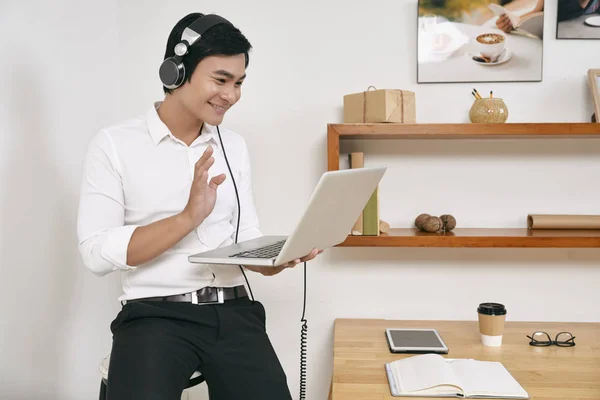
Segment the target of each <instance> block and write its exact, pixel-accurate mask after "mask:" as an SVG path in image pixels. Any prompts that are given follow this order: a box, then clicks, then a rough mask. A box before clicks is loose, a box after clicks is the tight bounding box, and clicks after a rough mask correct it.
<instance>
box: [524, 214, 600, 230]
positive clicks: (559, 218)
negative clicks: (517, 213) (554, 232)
mask: <svg viewBox="0 0 600 400" xmlns="http://www.w3.org/2000/svg"><path fill="white" fill-rule="evenodd" d="M527 227H528V228H529V229H600V215H566V214H529V215H527Z"/></svg>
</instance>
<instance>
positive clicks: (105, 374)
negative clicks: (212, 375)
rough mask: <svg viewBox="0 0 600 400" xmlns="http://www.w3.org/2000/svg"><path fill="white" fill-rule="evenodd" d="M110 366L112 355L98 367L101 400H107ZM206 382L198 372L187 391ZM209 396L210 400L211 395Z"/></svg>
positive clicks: (190, 381) (191, 379)
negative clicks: (100, 378) (100, 379)
mask: <svg viewBox="0 0 600 400" xmlns="http://www.w3.org/2000/svg"><path fill="white" fill-rule="evenodd" d="M109 365H110V353H109V354H108V355H107V356H106V357H104V359H103V360H102V362H101V363H100V365H99V366H98V369H99V370H100V375H101V376H102V382H101V383H100V400H106V385H107V383H108V366H109ZM204 381H205V379H204V376H202V374H201V373H200V372H199V371H196V372H194V373H193V374H192V376H191V377H190V380H189V382H188V385H187V387H186V389H189V388H191V387H194V386H196V385H199V384H201V383H202V382H204ZM184 392H185V390H184ZM208 396H209V398H210V393H209V395H208Z"/></svg>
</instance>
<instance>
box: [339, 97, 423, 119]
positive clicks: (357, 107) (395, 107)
mask: <svg viewBox="0 0 600 400" xmlns="http://www.w3.org/2000/svg"><path fill="white" fill-rule="evenodd" d="M344 122H345V123H378V122H396V123H398V122H399V123H406V124H414V123H416V106H415V93H414V92H410V91H407V90H396V89H380V90H367V91H366V92H360V93H353V94H348V95H345V96H344Z"/></svg>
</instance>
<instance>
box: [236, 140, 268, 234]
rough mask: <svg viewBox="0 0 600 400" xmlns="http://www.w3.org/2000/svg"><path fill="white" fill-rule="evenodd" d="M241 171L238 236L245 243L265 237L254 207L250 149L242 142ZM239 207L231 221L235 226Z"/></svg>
mask: <svg viewBox="0 0 600 400" xmlns="http://www.w3.org/2000/svg"><path fill="white" fill-rule="evenodd" d="M241 160H242V162H241V166H240V167H241V170H240V183H239V196H240V209H241V218H240V231H239V234H238V242H243V241H246V240H250V239H255V238H257V237H261V236H263V234H262V232H261V231H260V226H259V222H258V215H257V214H256V207H255V206H254V196H253V193H252V167H251V164H250V157H249V154H248V147H247V146H246V142H245V141H244V140H242V157H241ZM237 218H238V213H237V207H236V208H235V212H234V214H233V220H232V221H231V222H232V224H233V226H234V227H235V226H236V225H237ZM234 239H235V233H234Z"/></svg>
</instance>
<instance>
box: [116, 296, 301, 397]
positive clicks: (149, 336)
mask: <svg viewBox="0 0 600 400" xmlns="http://www.w3.org/2000/svg"><path fill="white" fill-rule="evenodd" d="M265 320H266V317H265V309H264V307H263V305H262V304H261V303H260V302H258V301H252V300H250V299H249V298H247V297H245V298H241V299H235V300H229V301H226V302H225V303H224V304H214V305H213V304H210V305H196V304H191V303H171V302H152V301H147V302H145V301H144V302H133V303H127V304H126V305H125V306H124V307H123V309H122V310H121V312H120V313H119V314H118V315H117V317H116V318H115V320H114V321H113V322H112V323H111V331H112V333H113V344H112V350H111V357H110V365H109V374H108V382H107V391H106V395H107V400H180V398H181V393H182V391H183V390H184V389H185V388H186V386H187V383H188V381H189V379H190V377H191V376H192V374H193V373H194V371H200V372H202V374H203V375H204V377H205V378H206V383H207V385H208V388H209V391H210V397H211V400H238V399H245V400H291V399H292V396H291V394H290V391H289V388H288V386H287V379H286V376H285V373H284V371H283V368H282V367H281V364H280V362H279V360H278V358H277V355H276V354H275V351H274V350H273V347H272V345H271V342H270V340H269V338H268V336H267V333H266V330H265Z"/></svg>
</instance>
